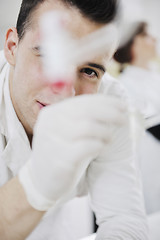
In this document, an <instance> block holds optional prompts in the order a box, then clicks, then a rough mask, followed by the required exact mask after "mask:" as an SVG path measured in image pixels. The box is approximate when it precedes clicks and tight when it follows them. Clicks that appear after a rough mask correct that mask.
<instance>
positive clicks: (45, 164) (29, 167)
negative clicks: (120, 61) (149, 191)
mask: <svg viewBox="0 0 160 240" xmlns="http://www.w3.org/2000/svg"><path fill="white" fill-rule="evenodd" d="M50 10H60V11H65V12H66V13H68V15H69V16H70V18H69V20H68V21H69V22H68V29H69V31H70V32H71V33H72V34H73V35H74V36H75V37H76V38H80V37H83V36H86V35H87V34H89V33H91V32H93V31H95V30H97V29H99V28H100V27H102V26H104V25H105V24H108V23H110V22H112V21H113V19H114V17H115V13H116V1H115V0H106V1H100V2H97V1H70V0H41V1H36V0H34V1H33V0H32V1H29V0H24V1H23V2H22V7H21V11H20V15H19V19H18V22H17V29H15V28H11V29H9V30H8V32H7V35H6V43H5V49H4V53H5V58H4V57H1V61H2V62H1V75H0V91H1V93H0V98H1V99H0V108H1V110H0V130H1V139H0V141H1V142H0V150H1V155H0V164H1V168H0V184H1V186H2V187H1V189H0V238H1V239H4V240H7V239H9V240H22V239H26V238H27V239H28V240H33V239H56V240H63V239H70V240H71V239H74V240H75V239H77V237H76V236H74V234H72V233H73V232H74V229H72V227H71V228H70V229H69V228H66V227H64V225H63V224H62V225H60V226H59V224H61V221H59V219H60V220H61V219H62V221H64V219H65V218H66V216H65V215H63V210H62V209H63V207H64V206H65V205H64V204H65V203H66V202H67V201H68V200H69V199H72V198H74V197H75V196H81V195H84V194H85V193H86V192H89V194H90V197H91V203H92V208H93V210H94V212H95V214H96V218H97V223H98V225H99V230H98V234H97V239H100V240H102V239H117V240H118V239H125V240H126V239H128V240H129V239H132V240H135V239H140V240H146V239H147V231H146V220H145V214H144V209H143V201H142V194H141V189H140V185H139V177H138V175H137V170H136V168H135V165H134V160H133V153H132V143H131V139H130V137H129V118H128V116H127V115H126V111H127V110H126V107H125V106H124V99H123V96H122V93H121V90H120V89H119V87H117V86H116V87H114V84H113V83H112V81H109V80H108V81H109V84H110V86H111V87H110V91H109V90H108V92H107V93H108V95H105V94H93V95H91V93H96V92H97V90H98V88H99V85H100V81H101V78H102V76H103V74H104V72H105V67H106V62H107V60H109V59H110V57H111V52H108V54H105V56H104V55H103V56H97V57H96V58H94V59H91V60H90V62H89V63H84V65H82V66H77V69H76V76H75V81H74V84H71V85H70V86H69V89H68V88H67V94H64V91H65V89H61V88H57V89H56V87H55V86H54V87H53V84H52V83H49V82H47V81H46V80H45V77H44V74H43V71H42V61H41V58H42V56H41V54H40V52H39V49H40V41H39V24H38V23H39V19H40V17H41V16H42V14H44V13H46V12H48V11H50ZM112 54H113V53H112ZM5 59H6V60H7V62H8V63H7V64H6V60H5ZM62 68H63V66H62ZM107 84H108V82H107ZM107 88H108V86H107ZM104 90H105V85H104V86H103V84H102V85H101V91H104ZM104 93H105V91H104ZM63 94H64V95H63ZM66 95H67V98H69V97H71V98H69V99H66V100H64V96H66ZM74 95H76V96H75V97H73V96H74ZM79 95H82V96H79ZM83 95H84V96H83ZM114 95H115V96H114ZM62 100H63V101H62ZM48 105H49V106H48ZM39 113H40V114H39ZM37 117H38V119H37ZM35 123H36V125H35ZM33 128H34V133H33ZM32 137H33V141H32ZM16 175H18V177H17V176H16ZM46 211H47V215H45V218H43V219H42V217H43V216H44V214H45V213H46ZM40 221H41V222H40ZM45 222H47V225H45ZM57 222H58V224H57ZM46 226H47V227H46ZM34 229H35V231H34V233H33V235H32V233H31V232H32V231H33V230H34ZM42 233H43V234H42ZM36 234H37V235H36ZM35 236H36V237H35ZM37 236H38V237H37Z"/></svg>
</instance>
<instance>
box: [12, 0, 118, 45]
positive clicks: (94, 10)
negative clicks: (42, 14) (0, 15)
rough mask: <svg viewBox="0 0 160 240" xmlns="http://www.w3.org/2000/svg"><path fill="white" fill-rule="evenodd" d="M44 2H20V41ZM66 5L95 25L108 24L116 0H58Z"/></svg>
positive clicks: (113, 13) (114, 12)
mask: <svg viewBox="0 0 160 240" xmlns="http://www.w3.org/2000/svg"><path fill="white" fill-rule="evenodd" d="M45 1H46V0H22V4H21V9H20V12H19V16H18V20H17V26H16V28H17V32H18V37H19V39H20V40H21V39H22V38H23V36H24V33H25V30H26V29H27V28H28V27H29V24H30V18H31V15H32V13H33V12H34V11H35V10H36V9H37V8H38V6H39V5H40V4H42V3H43V2H45ZM53 1H54V0H53ZM60 1H62V2H64V3H65V4H67V5H71V6H74V7H76V8H78V9H79V10H80V12H81V14H82V15H83V16H85V17H88V18H89V19H91V20H93V21H95V22H97V23H109V22H111V21H112V20H114V18H115V16H116V12H117V7H118V0H60Z"/></svg>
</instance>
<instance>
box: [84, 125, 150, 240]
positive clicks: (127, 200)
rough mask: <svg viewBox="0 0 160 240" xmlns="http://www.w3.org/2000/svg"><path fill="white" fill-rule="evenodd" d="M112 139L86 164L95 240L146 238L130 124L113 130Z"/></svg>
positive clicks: (145, 239) (140, 239)
mask: <svg viewBox="0 0 160 240" xmlns="http://www.w3.org/2000/svg"><path fill="white" fill-rule="evenodd" d="M111 131H113V138H112V141H111V142H110V143H109V144H108V145H106V148H105V149H104V151H103V153H102V154H101V155H100V156H99V157H98V158H97V159H95V160H94V161H93V162H92V163H91V164H90V166H89V169H88V173H87V180H88V187H89V193H90V198H91V206H92V209H93V211H94V212H95V215H96V219H97V224H98V225H99V229H98V232H97V238H96V239H97V240H104V239H105V240H120V239H121V240H147V239H148V230H147V223H146V216H145V211H144V201H143V195H142V189H141V181H140V174H139V171H138V168H137V167H136V162H135V159H134V158H135V157H134V149H133V145H132V138H131V134H130V124H129V122H128V124H126V125H125V126H124V127H122V128H119V129H112V130H111Z"/></svg>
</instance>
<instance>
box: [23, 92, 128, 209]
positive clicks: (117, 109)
mask: <svg viewBox="0 0 160 240" xmlns="http://www.w3.org/2000/svg"><path fill="white" fill-rule="evenodd" d="M125 110H126V107H125V106H124V103H122V102H121V101H120V100H119V99H116V98H114V97H107V96H104V95H102V94H97V95H83V96H78V97H74V98H71V99H67V100H65V101H62V102H60V103H57V104H55V105H51V106H49V107H46V108H45V109H43V110H42V111H41V112H40V114H39V118H38V121H37V124H36V126H35V129H34V138H33V150H32V154H31V158H30V159H29V161H28V162H27V164H26V165H25V166H24V167H23V168H22V169H21V170H20V173H19V179H20V182H21V184H22V185H23V187H24V190H25V192H26V196H27V198H28V201H29V203H30V204H31V205H32V206H33V207H34V208H36V209H38V210H48V209H49V208H50V207H52V206H55V205H57V204H58V203H62V202H65V201H66V199H67V197H68V196H69V194H70V193H71V192H72V191H73V189H75V187H76V186H77V184H78V182H79V181H80V178H81V177H82V175H83V174H84V172H85V170H86V169H87V167H88V166H89V164H90V161H91V160H93V159H94V158H96V156H97V155H98V154H99V153H100V151H101V150H102V148H103V147H104V146H105V144H106V143H108V142H109V141H110V139H111V132H110V131H109V130H110V126H112V125H114V126H117V125H118V126H119V125H121V124H123V123H124V121H125V114H124V111H125Z"/></svg>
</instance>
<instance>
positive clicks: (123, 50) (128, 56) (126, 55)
mask: <svg viewBox="0 0 160 240" xmlns="http://www.w3.org/2000/svg"><path fill="white" fill-rule="evenodd" d="M136 26H137V27H136V29H135V31H134V33H133V34H132V35H131V37H130V38H129V40H128V41H127V43H126V44H125V45H123V46H122V47H120V48H119V49H118V50H117V51H116V52H115V54H114V59H115V60H116V61H117V62H119V63H121V64H123V63H130V62H131V61H132V60H133V56H132V45H133V42H134V39H135V37H136V36H137V35H144V34H146V27H147V23H145V22H138V23H136Z"/></svg>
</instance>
